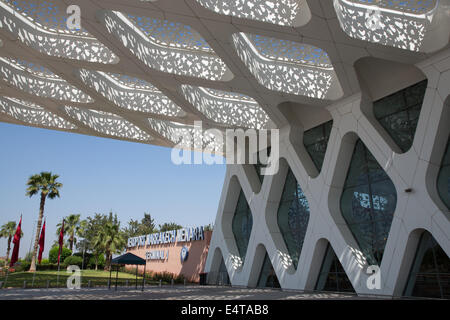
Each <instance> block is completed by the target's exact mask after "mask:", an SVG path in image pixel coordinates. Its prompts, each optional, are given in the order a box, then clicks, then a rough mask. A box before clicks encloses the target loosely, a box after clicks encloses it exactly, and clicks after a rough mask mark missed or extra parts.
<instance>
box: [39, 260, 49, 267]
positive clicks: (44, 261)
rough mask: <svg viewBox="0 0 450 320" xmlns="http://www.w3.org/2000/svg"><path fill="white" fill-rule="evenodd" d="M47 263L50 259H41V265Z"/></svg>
mask: <svg viewBox="0 0 450 320" xmlns="http://www.w3.org/2000/svg"><path fill="white" fill-rule="evenodd" d="M48 264H50V260H48V259H42V260H41V266H43V265H48Z"/></svg>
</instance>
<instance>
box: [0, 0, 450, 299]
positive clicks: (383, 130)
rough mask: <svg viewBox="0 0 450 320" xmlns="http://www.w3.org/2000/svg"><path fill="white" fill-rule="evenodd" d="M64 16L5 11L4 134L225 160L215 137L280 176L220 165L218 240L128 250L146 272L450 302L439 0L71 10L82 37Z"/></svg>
mask: <svg viewBox="0 0 450 320" xmlns="http://www.w3.org/2000/svg"><path fill="white" fill-rule="evenodd" d="M65 6H66V4H65V3H64V1H62V0H48V1H39V0H18V1H10V0H0V78H1V79H0V121H3V122H8V123H14V124H21V125H28V126H34V127H40V128H48V129H54V130H61V131H67V132H73V133H80V134H87V135H95V136H100V137H105V138H112V139H122V140H127V141H132V142H138V143H145V144H149V145H157V146H165V147H169V148H179V149H194V150H197V151H202V152H203V151H205V152H204V153H203V154H207V153H211V152H213V153H216V154H225V151H227V150H225V148H224V143H225V140H224V139H219V136H220V135H215V134H213V131H211V130H212V129H214V130H215V131H214V132H216V133H217V132H219V133H223V132H224V131H226V130H239V129H242V130H244V129H245V130H247V131H248V130H255V131H257V132H264V131H265V130H268V131H269V132H270V133H271V135H270V137H271V138H273V137H274V136H277V137H278V138H279V139H278V140H272V139H271V141H274V142H273V143H272V144H270V146H269V147H261V148H259V149H260V150H259V151H264V152H269V151H270V153H271V160H270V161H271V162H270V164H271V165H274V164H276V165H277V167H278V170H277V171H276V172H275V173H274V174H272V175H264V174H262V173H263V172H262V169H264V168H265V167H266V165H267V163H265V162H264V161H263V160H262V158H261V161H259V160H258V161H257V163H245V164H230V163H229V164H227V172H226V177H225V181H224V184H223V186H217V188H222V194H221V199H220V201H219V203H218V211H217V215H216V220H215V225H214V231H213V233H212V235H209V236H208V235H207V233H206V232H204V234H203V239H200V238H198V239H197V240H192V238H191V240H190V241H175V242H171V241H172V240H173V239H175V240H176V239H177V237H178V233H177V234H176V235H174V234H165V235H158V236H150V237H149V238H148V239H147V235H142V239H143V240H141V237H139V239H138V240H136V239H134V240H130V241H131V242H130V244H129V245H130V247H129V249H130V251H131V252H136V253H138V254H139V255H140V256H142V257H144V256H145V257H147V258H148V265H149V266H151V268H150V269H152V270H165V268H167V270H174V271H173V272H175V271H176V272H181V270H183V268H184V266H188V265H189V264H190V263H191V262H192V263H193V265H192V266H191V265H189V267H188V268H185V269H189V270H191V271H192V270H193V269H195V271H193V272H191V271H189V273H187V274H189V275H191V276H192V277H195V274H197V271H198V270H200V269H202V270H204V271H205V272H207V273H208V277H207V281H208V283H210V284H218V283H224V282H229V283H230V284H231V285H232V286H243V287H252V288H254V287H279V288H281V289H284V290H287V289H292V290H302V291H348V292H354V293H356V294H358V295H382V296H387V297H392V296H417V297H436V298H450V258H449V256H450V144H449V135H450V44H449V36H450V10H449V8H450V0H424V1H418V0H376V1H368V0H279V1H278V0H273V1H259V0H247V1H237V0H236V1H234V0H232V1H231V0H230V1H226V0H185V1H180V0H154V1H141V0H127V1H113V0H105V1H101V4H100V2H98V1H91V0H78V1H77V6H78V7H79V8H80V12H81V16H80V19H81V26H82V27H81V28H72V27H69V26H68V25H67V24H66V20H67V16H66V11H65V10H58V8H64V9H65ZM70 21H72V20H70ZM75 21H76V20H75ZM198 122H201V124H202V128H203V129H204V130H203V131H199V128H198V126H196V123H198ZM247 131H246V132H247ZM275 133H276V134H275ZM186 136H191V137H192V136H195V137H197V138H198V137H200V138H201V143H200V144H195V143H194V145H192V144H191V142H190V141H184V140H183V139H181V140H180V137H186ZM232 151H235V150H234V149H233V150H232ZM238 151H239V150H238ZM240 151H242V152H243V153H245V152H247V153H251V152H252V151H251V149H250V148H248V149H247V147H246V146H245V145H244V146H243V149H242V150H240ZM258 159H259V157H258ZM168 161H170V159H168ZM130 165H132V164H130ZM180 192H182V191H180ZM198 236H199V232H198V231H197V237H198ZM209 237H211V238H210V242H208V241H209ZM166 239H168V240H167V241H168V242H165V243H164V242H162V243H159V242H160V241H166ZM180 239H181V238H180ZM147 240H148V243H147ZM152 241H153V243H152ZM142 242H143V244H142V245H141V243H142ZM207 242H208V243H209V248H208V250H207V253H206V252H205V248H206V247H207V245H206V243H207ZM184 247H186V248H187V249H188V251H189V254H188V258H187V260H186V261H184V262H181V256H182V250H184V252H185V253H186V249H183V248H184ZM167 254H168V255H167ZM191 258H192V259H191ZM164 259H165V260H164ZM205 259H206V260H205ZM186 263H187V264H186Z"/></svg>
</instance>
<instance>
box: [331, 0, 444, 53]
mask: <svg viewBox="0 0 450 320" xmlns="http://www.w3.org/2000/svg"><path fill="white" fill-rule="evenodd" d="M437 5H438V1H436V0H425V1H421V0H402V1H400V0H380V1H373V0H370V1H365V0H364V1H363V0H334V7H335V9H336V13H337V16H338V18H339V22H340V25H341V27H342V29H343V30H344V31H345V32H346V33H347V34H348V35H349V36H350V37H353V38H356V39H360V40H365V41H370V42H374V43H380V44H383V45H386V46H392V47H396V48H401V49H405V50H410V51H419V50H420V48H421V46H422V43H423V40H424V38H425V33H426V31H427V28H428V26H429V25H430V24H431V21H432V19H433V16H434V14H435V12H436V9H437Z"/></svg>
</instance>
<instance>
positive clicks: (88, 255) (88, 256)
mask: <svg viewBox="0 0 450 320" xmlns="http://www.w3.org/2000/svg"><path fill="white" fill-rule="evenodd" d="M73 255H74V256H77V257H80V258H81V259H83V252H76V253H74V254H73ZM92 256H93V255H92V253H89V252H85V253H84V267H85V268H88V266H89V260H90V259H91V258H92ZM94 268H95V265H94Z"/></svg>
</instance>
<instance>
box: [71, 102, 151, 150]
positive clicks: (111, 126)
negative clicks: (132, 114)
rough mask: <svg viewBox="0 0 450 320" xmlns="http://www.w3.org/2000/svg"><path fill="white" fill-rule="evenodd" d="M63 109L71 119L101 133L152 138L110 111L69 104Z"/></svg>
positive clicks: (147, 139) (144, 138) (138, 138)
mask: <svg viewBox="0 0 450 320" xmlns="http://www.w3.org/2000/svg"><path fill="white" fill-rule="evenodd" d="M64 110H65V112H66V113H67V114H68V115H69V116H70V117H72V118H73V119H75V120H78V121H80V122H82V123H83V124H84V125H86V126H88V127H90V128H91V129H92V130H95V131H97V132H99V133H101V134H105V135H109V136H114V137H119V138H124V139H130V140H137V141H143V142H148V141H150V140H151V139H152V137H150V135H149V134H147V133H146V132H144V131H142V130H141V129H139V128H138V127H136V126H135V125H134V124H132V123H130V122H129V121H127V120H125V119H123V118H122V117H119V116H118V115H115V114H112V113H108V112H102V111H97V110H91V109H81V108H77V107H71V106H64Z"/></svg>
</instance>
